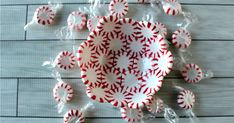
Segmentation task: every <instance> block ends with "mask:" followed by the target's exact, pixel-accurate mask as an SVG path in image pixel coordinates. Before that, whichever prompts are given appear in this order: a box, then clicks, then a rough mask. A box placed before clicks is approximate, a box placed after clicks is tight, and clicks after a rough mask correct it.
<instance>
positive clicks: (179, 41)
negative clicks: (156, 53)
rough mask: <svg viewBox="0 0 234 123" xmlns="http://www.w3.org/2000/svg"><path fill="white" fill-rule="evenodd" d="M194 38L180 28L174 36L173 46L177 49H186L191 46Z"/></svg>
mask: <svg viewBox="0 0 234 123" xmlns="http://www.w3.org/2000/svg"><path fill="white" fill-rule="evenodd" d="M191 41H192V38H191V35H190V33H189V31H188V30H186V29H183V28H179V29H177V30H176V31H175V32H174V33H173V34H172V44H173V45H174V46H175V47H176V48H180V49H186V48H188V47H189V45H190V44H191Z"/></svg>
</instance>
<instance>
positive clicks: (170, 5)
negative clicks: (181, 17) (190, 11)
mask: <svg viewBox="0 0 234 123" xmlns="http://www.w3.org/2000/svg"><path fill="white" fill-rule="evenodd" d="M163 10H164V12H165V13H166V14H168V15H172V16H176V15H178V14H180V13H181V12H182V8H181V4H180V3H179V1H178V0H165V1H164V2H163Z"/></svg>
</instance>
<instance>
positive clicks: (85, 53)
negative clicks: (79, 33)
mask: <svg viewBox="0 0 234 123" xmlns="http://www.w3.org/2000/svg"><path fill="white" fill-rule="evenodd" d="M89 44H90V43H89V41H84V42H82V43H81V44H80V46H79V48H78V50H77V58H78V65H79V67H80V68H84V67H87V66H88V65H89V64H90V63H91V56H92V47H91V46H90V45H89Z"/></svg>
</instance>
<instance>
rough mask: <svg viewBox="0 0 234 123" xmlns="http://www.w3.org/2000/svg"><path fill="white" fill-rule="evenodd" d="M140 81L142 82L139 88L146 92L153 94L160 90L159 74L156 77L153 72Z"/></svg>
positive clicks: (161, 78)
mask: <svg viewBox="0 0 234 123" xmlns="http://www.w3.org/2000/svg"><path fill="white" fill-rule="evenodd" d="M142 79H143V82H142V83H141V87H143V88H145V89H146V91H147V92H149V93H152V94H154V93H156V92H158V91H159V90H160V88H161V86H162V80H163V76H162V75H159V74H158V75H156V74H155V73H154V72H153V73H148V74H146V75H145V76H143V77H142Z"/></svg>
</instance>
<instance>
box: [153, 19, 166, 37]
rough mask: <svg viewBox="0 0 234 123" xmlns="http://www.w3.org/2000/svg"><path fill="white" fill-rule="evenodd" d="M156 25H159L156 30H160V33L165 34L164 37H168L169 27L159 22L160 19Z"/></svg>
mask: <svg viewBox="0 0 234 123" xmlns="http://www.w3.org/2000/svg"><path fill="white" fill-rule="evenodd" d="M155 25H156V27H157V28H156V30H158V31H159V34H160V35H161V36H163V37H166V36H167V28H166V26H165V25H164V24H163V23H161V22H159V21H158V22H156V23H155Z"/></svg>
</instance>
